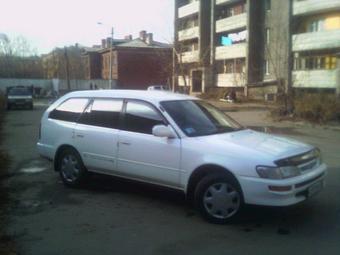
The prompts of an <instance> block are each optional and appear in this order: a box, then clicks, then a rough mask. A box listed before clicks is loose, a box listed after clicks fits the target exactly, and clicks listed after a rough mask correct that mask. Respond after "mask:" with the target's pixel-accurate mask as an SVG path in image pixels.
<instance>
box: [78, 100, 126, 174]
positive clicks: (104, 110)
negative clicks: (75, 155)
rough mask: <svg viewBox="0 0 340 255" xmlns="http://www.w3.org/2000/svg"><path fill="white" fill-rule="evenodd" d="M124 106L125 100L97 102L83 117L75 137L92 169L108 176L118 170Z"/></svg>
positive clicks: (86, 162)
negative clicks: (117, 161)
mask: <svg viewBox="0 0 340 255" xmlns="http://www.w3.org/2000/svg"><path fill="white" fill-rule="evenodd" d="M122 106H123V100H119V99H94V100H93V102H92V103H91V104H90V105H89V106H88V107H87V109H86V110H85V112H84V113H83V114H82V115H81V117H80V119H79V121H78V124H77V125H76V128H75V132H74V138H75V144H76V146H77V149H78V150H79V152H80V153H81V155H82V158H83V161H84V164H85V166H86V167H87V168H88V169H90V170H94V171H98V172H104V173H113V172H114V171H115V169H116V156H117V139H118V128H119V121H120V113H121V110H122Z"/></svg>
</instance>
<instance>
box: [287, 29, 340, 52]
mask: <svg viewBox="0 0 340 255" xmlns="http://www.w3.org/2000/svg"><path fill="white" fill-rule="evenodd" d="M339 47H340V29H339V30H329V31H320V32H311V33H304V34H297V35H293V51H308V50H324V49H333V48H339Z"/></svg>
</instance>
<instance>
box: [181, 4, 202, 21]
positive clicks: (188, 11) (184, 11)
mask: <svg viewBox="0 0 340 255" xmlns="http://www.w3.org/2000/svg"><path fill="white" fill-rule="evenodd" d="M199 7H200V2H199V1H196V2H192V3H190V4H187V5H184V6H182V7H180V8H178V18H180V19H181V18H184V17H186V16H189V15H192V14H195V13H197V12H198V11H199Z"/></svg>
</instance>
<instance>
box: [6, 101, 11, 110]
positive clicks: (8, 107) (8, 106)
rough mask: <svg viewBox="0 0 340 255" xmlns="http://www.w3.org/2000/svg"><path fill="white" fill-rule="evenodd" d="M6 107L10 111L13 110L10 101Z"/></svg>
mask: <svg viewBox="0 0 340 255" xmlns="http://www.w3.org/2000/svg"><path fill="white" fill-rule="evenodd" d="M6 109H7V110H8V111H9V110H11V104H9V103H8V104H7V107H6Z"/></svg>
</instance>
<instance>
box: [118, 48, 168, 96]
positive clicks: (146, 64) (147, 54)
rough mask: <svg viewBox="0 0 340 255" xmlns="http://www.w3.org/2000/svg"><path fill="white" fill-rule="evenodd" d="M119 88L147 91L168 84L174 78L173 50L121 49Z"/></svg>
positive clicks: (119, 56) (119, 55) (119, 53)
mask: <svg viewBox="0 0 340 255" xmlns="http://www.w3.org/2000/svg"><path fill="white" fill-rule="evenodd" d="M118 77H119V79H118V83H117V86H118V88H122V89H146V88H147V87H148V86H150V85H155V84H165V85H171V84H168V83H169V82H170V80H169V79H170V78H171V77H172V49H162V50H156V49H149V50H147V49H138V48H134V49H119V52H118Z"/></svg>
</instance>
